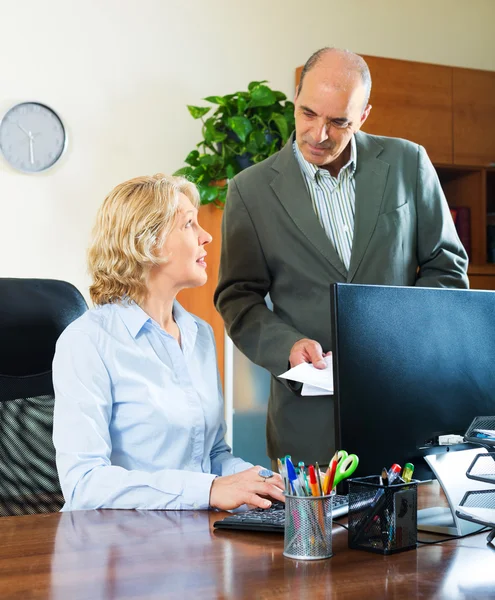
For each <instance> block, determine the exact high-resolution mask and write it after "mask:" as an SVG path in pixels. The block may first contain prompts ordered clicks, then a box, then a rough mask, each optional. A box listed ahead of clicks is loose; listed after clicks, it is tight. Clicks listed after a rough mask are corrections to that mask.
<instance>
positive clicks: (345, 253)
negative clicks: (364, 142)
mask: <svg viewBox="0 0 495 600" xmlns="http://www.w3.org/2000/svg"><path fill="white" fill-rule="evenodd" d="M350 143H351V157H350V159H349V161H348V162H347V164H345V165H344V166H343V167H342V169H340V172H339V174H338V176H337V177H332V175H330V172H329V171H327V170H326V169H320V168H319V167H317V166H316V165H313V164H312V163H309V162H308V161H307V160H306V159H305V158H304V156H303V155H302V153H301V151H300V150H299V146H298V145H297V142H296V140H294V144H293V148H294V154H295V156H296V159H297V162H298V163H299V166H300V168H301V172H302V174H303V177H304V180H305V182H306V185H307V187H308V191H309V195H310V197H311V202H312V204H313V209H314V211H315V213H316V215H317V217H318V219H319V221H320V223H321V226H322V227H323V229H324V230H325V232H326V234H327V236H328V238H329V240H330V241H331V242H332V244H333V246H334V248H335V250H336V251H337V254H338V255H339V257H340V259H341V260H342V263H343V264H344V266H345V268H346V269H347V270H349V265H350V262H351V251H352V237H353V233H354V213H355V204H356V184H355V179H354V174H355V172H356V164H357V150H356V140H355V138H354V136H352V138H351V142H350Z"/></svg>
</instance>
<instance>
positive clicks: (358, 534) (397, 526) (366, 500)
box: [348, 475, 418, 554]
mask: <svg viewBox="0 0 495 600" xmlns="http://www.w3.org/2000/svg"><path fill="white" fill-rule="evenodd" d="M417 508H418V482H417V481H416V480H413V481H411V482H409V483H402V484H397V485H388V486H384V485H382V484H381V478H380V477H379V476H378V475H371V476H369V477H361V478H355V479H349V538H348V540H349V543H348V545H349V548H355V549H359V550H367V551H369V552H376V553H377V554H395V553H396V552H403V551H404V550H411V549H414V548H416V545H417V527H418V523H417Z"/></svg>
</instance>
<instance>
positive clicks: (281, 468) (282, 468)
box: [277, 458, 289, 492]
mask: <svg viewBox="0 0 495 600" xmlns="http://www.w3.org/2000/svg"><path fill="white" fill-rule="evenodd" d="M277 466H278V472H279V473H280V476H281V477H282V479H283V480H284V488H285V491H286V492H288V491H289V486H288V482H287V473H286V472H285V466H284V464H283V463H282V460H281V459H280V458H277Z"/></svg>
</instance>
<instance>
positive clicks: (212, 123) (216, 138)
mask: <svg viewBox="0 0 495 600" xmlns="http://www.w3.org/2000/svg"><path fill="white" fill-rule="evenodd" d="M203 135H204V138H205V142H206V143H208V144H214V143H218V142H223V140H224V139H225V138H226V137H227V135H226V134H225V133H223V132H222V131H218V129H217V128H216V120H215V119H214V118H213V117H210V118H209V119H206V121H205V124H204V126H203Z"/></svg>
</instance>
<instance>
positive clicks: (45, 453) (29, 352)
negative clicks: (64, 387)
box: [0, 278, 87, 516]
mask: <svg viewBox="0 0 495 600" xmlns="http://www.w3.org/2000/svg"><path fill="white" fill-rule="evenodd" d="M86 309H87V305H86V302H85V301H84V298H83V297H82V296H81V294H80V293H79V292H78V290H77V289H76V288H75V287H74V286H73V285H71V284H70V283H67V282H65V281H55V280H50V279H2V278H0V516H6V515H23V514H32V513H41V512H56V511H58V510H60V508H61V507H62V505H63V501H64V500H63V496H62V492H61V489H60V484H59V481H58V476H57V470H56V466H55V449H54V447H53V443H52V429H53V404H54V396H53V384H52V360H53V354H54V351H55V342H56V341H57V338H58V337H59V335H60V334H61V333H62V331H63V330H64V329H65V328H66V327H67V325H69V323H71V322H72V321H73V320H74V319H76V318H77V317H78V316H80V315H81V314H83V313H84V312H85V311H86Z"/></svg>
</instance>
